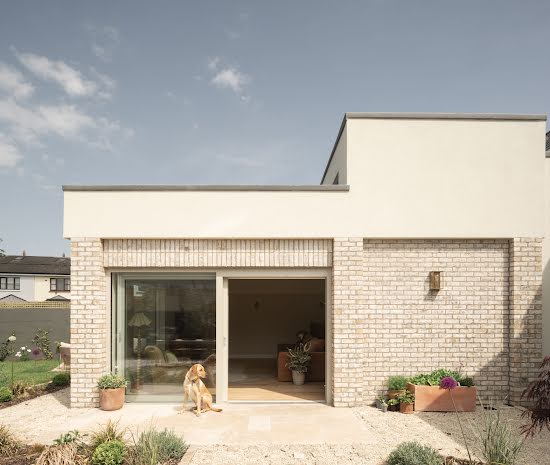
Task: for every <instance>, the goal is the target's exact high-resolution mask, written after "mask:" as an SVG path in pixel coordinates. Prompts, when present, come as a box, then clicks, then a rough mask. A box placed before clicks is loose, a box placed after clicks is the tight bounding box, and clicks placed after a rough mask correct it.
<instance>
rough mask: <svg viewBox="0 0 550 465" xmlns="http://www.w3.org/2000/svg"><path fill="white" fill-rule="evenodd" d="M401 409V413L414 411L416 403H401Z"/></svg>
mask: <svg viewBox="0 0 550 465" xmlns="http://www.w3.org/2000/svg"><path fill="white" fill-rule="evenodd" d="M399 411H400V412H401V413H414V404H404V403H400V404H399Z"/></svg>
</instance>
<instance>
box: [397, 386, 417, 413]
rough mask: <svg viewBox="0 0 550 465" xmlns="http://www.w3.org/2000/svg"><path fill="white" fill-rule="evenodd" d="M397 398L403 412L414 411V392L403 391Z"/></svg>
mask: <svg viewBox="0 0 550 465" xmlns="http://www.w3.org/2000/svg"><path fill="white" fill-rule="evenodd" d="M396 400H397V401H399V411H400V412H401V413H413V412H414V394H413V393H412V392H409V391H405V392H402V393H401V394H399V395H398V396H397V399H396Z"/></svg>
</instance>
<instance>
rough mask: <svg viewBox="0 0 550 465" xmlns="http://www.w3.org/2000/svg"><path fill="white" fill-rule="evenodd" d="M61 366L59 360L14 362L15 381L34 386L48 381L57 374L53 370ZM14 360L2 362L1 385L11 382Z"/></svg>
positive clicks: (0, 370) (0, 367) (0, 369)
mask: <svg viewBox="0 0 550 465" xmlns="http://www.w3.org/2000/svg"><path fill="white" fill-rule="evenodd" d="M58 366H59V361H58V360H28V361H24V362H22V361H14V362H13V379H14V381H15V382H18V383H23V384H27V385H29V386H34V385H36V384H43V383H48V382H50V381H51V380H52V378H53V377H54V376H55V375H56V374H57V372H55V371H52V370H53V369H54V368H56V367H58ZM11 369H12V362H11V361H7V362H0V387H2V386H9V384H10V383H11Z"/></svg>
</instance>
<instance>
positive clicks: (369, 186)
mask: <svg viewBox="0 0 550 465" xmlns="http://www.w3.org/2000/svg"><path fill="white" fill-rule="evenodd" d="M545 121H546V116H541V115H500V114H497V115H485V114H474V115H471V114H383V113H382V114H380V113H347V114H346V115H345V116H344V119H343V121H342V125H341V128H340V131H339V134H338V137H337V140H336V143H335V145H334V149H333V152H332V154H331V157H330V160H329V163H328V166H327V168H326V171H325V173H324V175H323V179H322V182H321V185H318V186H65V187H64V202H65V212H64V236H65V237H66V238H77V237H99V238H178V237H182V238H186V237H187V238H330V237H383V238H512V237H543V236H545V234H544V226H545V224H544V223H545V221H544V218H545V216H544V189H545V186H544V170H545V127H546V122H545ZM336 178H337V183H338V184H336V185H335V184H334V182H335V180H336Z"/></svg>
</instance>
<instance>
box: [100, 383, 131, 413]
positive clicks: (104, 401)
mask: <svg viewBox="0 0 550 465" xmlns="http://www.w3.org/2000/svg"><path fill="white" fill-rule="evenodd" d="M125 391H126V388H117V389H100V390H99V408H100V409H101V410H119V409H121V408H122V406H123V405H124V398H125Z"/></svg>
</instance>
